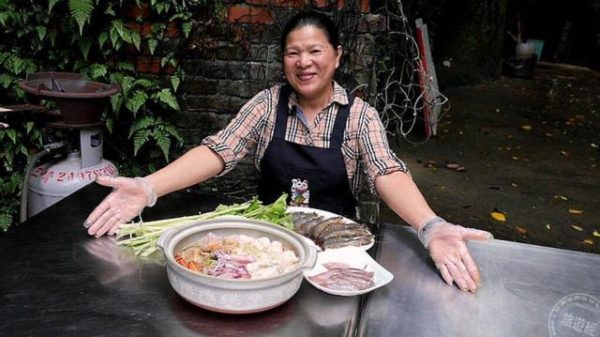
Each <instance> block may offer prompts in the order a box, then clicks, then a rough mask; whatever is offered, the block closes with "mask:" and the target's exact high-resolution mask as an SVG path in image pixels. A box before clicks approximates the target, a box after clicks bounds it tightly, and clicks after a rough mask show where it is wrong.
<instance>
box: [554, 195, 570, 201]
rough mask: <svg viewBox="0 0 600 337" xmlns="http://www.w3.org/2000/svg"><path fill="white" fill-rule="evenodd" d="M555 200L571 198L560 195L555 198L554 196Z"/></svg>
mask: <svg viewBox="0 0 600 337" xmlns="http://www.w3.org/2000/svg"><path fill="white" fill-rule="evenodd" d="M554 199H562V200H569V198H567V197H565V196H564V195H560V194H558V195H555V196H554Z"/></svg>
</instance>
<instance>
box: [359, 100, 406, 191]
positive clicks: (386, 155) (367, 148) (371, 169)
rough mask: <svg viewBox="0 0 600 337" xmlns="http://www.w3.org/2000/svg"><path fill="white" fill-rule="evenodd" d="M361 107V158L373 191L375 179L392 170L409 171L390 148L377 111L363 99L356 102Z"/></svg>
mask: <svg viewBox="0 0 600 337" xmlns="http://www.w3.org/2000/svg"><path fill="white" fill-rule="evenodd" d="M357 104H358V106H357V108H359V109H361V113H360V115H361V118H360V128H359V148H360V160H361V163H362V167H363V170H364V173H365V175H366V176H367V182H368V184H369V188H370V190H371V192H375V179H376V178H377V177H379V176H382V175H386V174H389V173H392V172H396V171H401V172H408V167H407V166H406V164H405V163H404V162H403V161H402V160H400V159H399V158H398V157H397V156H396V154H395V153H394V152H393V151H392V150H391V149H390V146H389V143H388V140H387V135H386V131H385V127H384V126H383V123H382V122H381V118H380V117H379V114H378V113H377V111H376V110H375V109H374V108H373V107H371V106H369V105H368V104H367V103H365V102H364V101H362V100H359V101H358V102H356V103H355V105H357Z"/></svg>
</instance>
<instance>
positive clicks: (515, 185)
mask: <svg viewBox="0 0 600 337" xmlns="http://www.w3.org/2000/svg"><path fill="white" fill-rule="evenodd" d="M510 184H511V185H512V187H519V185H517V184H515V183H510Z"/></svg>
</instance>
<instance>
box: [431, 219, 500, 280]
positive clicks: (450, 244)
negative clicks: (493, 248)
mask: <svg viewBox="0 0 600 337" xmlns="http://www.w3.org/2000/svg"><path fill="white" fill-rule="evenodd" d="M431 227H432V228H429V229H428V230H427V241H426V245H425V246H426V247H427V248H428V249H429V254H430V255H431V258H432V259H433V262H434V263H435V266H436V267H437V269H438V270H439V271H440V273H441V274H442V278H443V279H444V281H446V283H447V284H448V285H452V282H456V285H458V287H459V288H460V289H461V290H463V291H471V292H475V290H476V289H477V286H478V285H479V281H480V277H479V269H478V268H477V265H476V264H475V261H474V260H473V258H472V257H471V254H470V253H469V250H468V249H467V240H487V239H492V238H493V235H492V234H491V233H489V232H486V231H482V230H478V229H473V228H465V227H462V226H459V225H454V224H451V223H448V222H438V223H435V224H434V226H431Z"/></svg>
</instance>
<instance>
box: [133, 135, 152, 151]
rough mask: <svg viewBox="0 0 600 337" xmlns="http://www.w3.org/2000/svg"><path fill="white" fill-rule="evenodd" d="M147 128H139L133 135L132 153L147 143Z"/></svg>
mask: <svg viewBox="0 0 600 337" xmlns="http://www.w3.org/2000/svg"><path fill="white" fill-rule="evenodd" d="M149 135H150V131H149V130H141V131H139V132H138V133H136V134H135V136H134V137H133V155H134V156H136V155H137V153H138V151H139V150H140V149H141V148H142V146H144V145H146V143H148V136H149Z"/></svg>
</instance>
